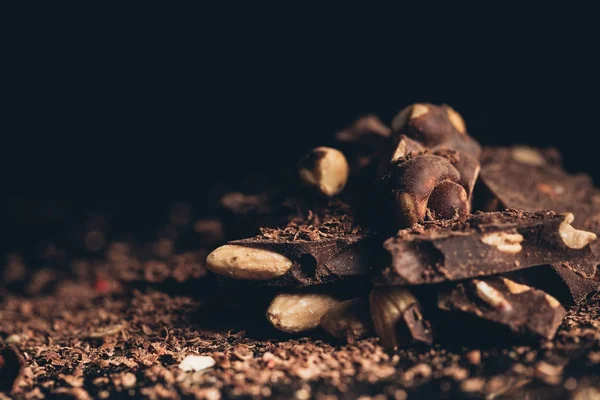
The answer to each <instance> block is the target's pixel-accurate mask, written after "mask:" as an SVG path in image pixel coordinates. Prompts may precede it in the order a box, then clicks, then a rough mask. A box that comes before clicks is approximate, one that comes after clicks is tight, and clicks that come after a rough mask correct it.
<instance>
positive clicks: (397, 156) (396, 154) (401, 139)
mask: <svg viewBox="0 0 600 400" xmlns="http://www.w3.org/2000/svg"><path fill="white" fill-rule="evenodd" d="M390 146H391V147H390V148H393V149H394V151H393V152H391V153H390V152H389V151H384V152H383V153H382V155H381V156H380V161H379V169H378V171H377V176H378V177H381V176H383V175H384V174H386V173H387V172H389V170H390V169H391V168H392V167H393V166H394V164H396V163H398V161H401V160H402V159H404V158H405V157H408V156H409V155H417V154H419V153H422V152H423V151H424V150H425V147H424V146H423V145H422V144H421V143H419V142H417V141H416V140H414V139H411V138H409V137H408V136H405V135H400V136H398V137H397V138H396V140H394V141H393V143H392V144H391V145H390ZM390 154H391V155H390ZM386 155H387V156H388V157H387V158H385V157H386Z"/></svg>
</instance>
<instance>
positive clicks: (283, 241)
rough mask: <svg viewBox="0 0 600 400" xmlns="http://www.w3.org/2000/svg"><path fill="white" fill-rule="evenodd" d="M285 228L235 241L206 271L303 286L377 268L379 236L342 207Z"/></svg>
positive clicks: (216, 254) (215, 256) (210, 259)
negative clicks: (358, 223)
mask: <svg viewBox="0 0 600 400" xmlns="http://www.w3.org/2000/svg"><path fill="white" fill-rule="evenodd" d="M335 204H337V205H336V206H334V207H333V208H329V209H326V210H322V211H321V212H320V213H316V214H315V213H312V212H309V216H308V217H307V218H306V219H300V218H297V219H293V220H292V221H291V222H290V224H288V226H286V227H285V228H281V229H277V228H265V229H262V234H261V235H258V236H256V237H253V238H248V239H242V240H234V241H231V242H229V243H228V244H227V245H225V246H221V247H219V248H217V249H216V250H214V251H213V252H212V253H211V254H210V255H209V256H208V257H207V268H208V269H210V270H212V271H213V272H215V273H217V274H219V275H223V276H226V277H230V278H234V279H246V280H260V281H263V283H264V284H265V285H268V286H292V287H302V286H310V285H314V284H321V283H327V282H332V281H335V280H339V279H342V278H346V277H356V276H363V275H367V274H368V273H369V272H370V271H371V270H372V268H373V267H374V266H375V265H374V263H375V261H376V260H375V259H374V256H375V254H377V252H376V251H375V252H374V250H373V249H374V248H376V247H378V246H377V240H376V237H375V235H373V234H371V233H369V232H366V231H364V230H362V229H361V228H360V227H359V226H358V225H357V223H356V221H355V219H354V217H353V216H352V214H351V213H350V210H349V209H348V208H347V206H345V205H343V204H342V203H335Z"/></svg>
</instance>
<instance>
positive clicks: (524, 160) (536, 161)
mask: <svg viewBox="0 0 600 400" xmlns="http://www.w3.org/2000/svg"><path fill="white" fill-rule="evenodd" d="M511 152H512V158H513V159H514V160H515V161H517V162H519V163H521V164H526V165H531V166H533V167H541V166H542V165H546V159H545V158H544V157H543V156H542V155H541V154H540V152H539V151H537V150H535V149H532V148H531V147H526V146H516V147H513V149H512V151H511Z"/></svg>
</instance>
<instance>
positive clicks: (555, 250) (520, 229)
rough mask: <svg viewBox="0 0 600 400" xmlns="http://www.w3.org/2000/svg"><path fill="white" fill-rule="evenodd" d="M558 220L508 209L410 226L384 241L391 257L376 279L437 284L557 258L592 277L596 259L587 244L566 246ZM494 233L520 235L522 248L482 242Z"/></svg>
mask: <svg viewBox="0 0 600 400" xmlns="http://www.w3.org/2000/svg"><path fill="white" fill-rule="evenodd" d="M564 218H565V217H564V216H562V215H556V214H554V213H552V212H538V213H524V212H520V211H515V210H509V211H503V212H496V213H478V214H474V215H470V216H469V217H468V218H467V219H466V221H456V220H454V221H452V220H450V221H431V222H427V223H425V224H424V225H415V226H414V227H413V228H409V229H406V230H401V231H399V232H398V235H397V236H396V237H393V238H390V239H388V240H387V241H386V242H385V243H384V248H385V249H386V250H387V251H388V252H389V253H390V257H391V260H390V264H389V267H387V268H386V269H385V270H384V271H383V273H382V275H381V277H379V278H378V283H379V284H395V285H415V284H429V283H439V282H445V281H451V280H458V279H465V278H472V277H477V276H485V275H493V274H498V273H503V272H509V271H513V270H518V269H521V268H528V267H532V266H536V265H542V264H547V263H553V262H557V263H558V262H561V261H569V263H570V265H571V268H572V269H574V270H576V271H578V272H579V273H580V274H582V275H586V276H588V277H592V276H594V274H595V271H596V261H595V260H596V259H595V256H594V255H593V254H592V251H591V249H590V245H587V246H585V247H584V248H583V249H580V250H576V249H570V248H568V247H566V246H565V245H564V243H563V242H562V239H561V238H560V235H559V233H558V232H559V226H560V224H561V222H562V221H563V220H564ZM494 233H500V234H515V233H518V234H520V235H521V236H522V237H523V241H522V242H521V243H520V245H521V247H522V248H521V249H520V250H519V251H517V252H514V253H511V252H507V251H501V250H500V249H499V248H498V247H497V246H494V245H490V244H486V243H484V242H483V240H484V239H485V238H486V237H487V236H488V235H490V234H494Z"/></svg>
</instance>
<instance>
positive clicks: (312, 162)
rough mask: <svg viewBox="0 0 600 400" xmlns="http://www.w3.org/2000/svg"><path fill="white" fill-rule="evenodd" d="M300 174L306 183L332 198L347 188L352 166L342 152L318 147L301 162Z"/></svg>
mask: <svg viewBox="0 0 600 400" xmlns="http://www.w3.org/2000/svg"><path fill="white" fill-rule="evenodd" d="M298 173H299V174H300V179H302V181H303V182H304V183H306V184H307V185H309V186H312V187H314V188H316V189H317V190H319V191H320V192H321V193H322V194H324V195H325V196H327V197H332V196H335V195H336V194H338V193H340V192H341V191H342V190H343V189H344V187H345V186H346V183H347V182H348V174H349V173H350V166H349V165H348V161H347V160H346V157H345V156H344V154H343V153H342V152H341V151H339V150H336V149H334V148H331V147H317V148H315V149H313V150H311V151H310V152H309V153H308V154H307V155H306V156H304V157H303V158H302V159H301V160H300V164H299V171H298Z"/></svg>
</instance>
